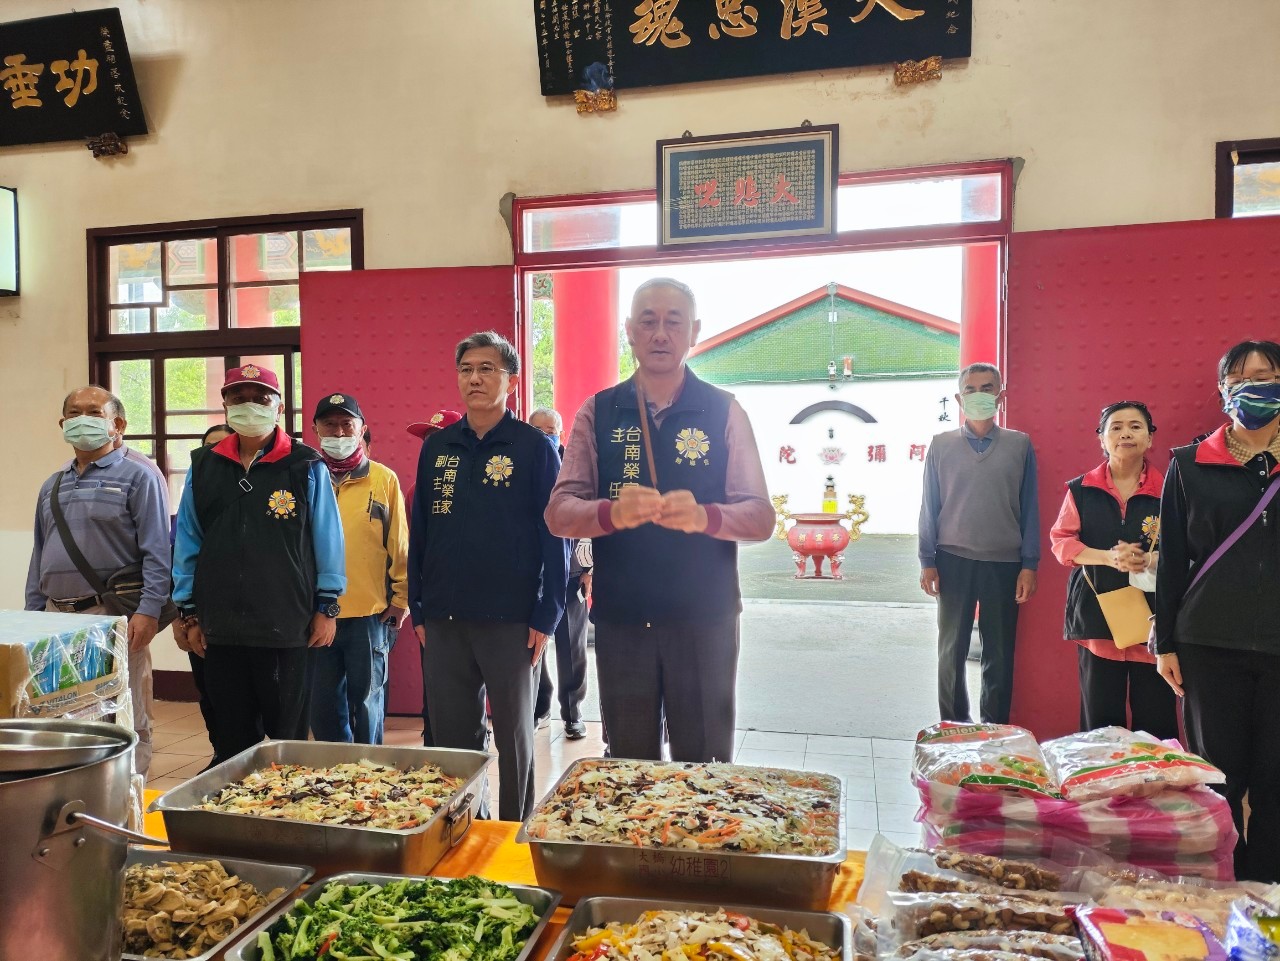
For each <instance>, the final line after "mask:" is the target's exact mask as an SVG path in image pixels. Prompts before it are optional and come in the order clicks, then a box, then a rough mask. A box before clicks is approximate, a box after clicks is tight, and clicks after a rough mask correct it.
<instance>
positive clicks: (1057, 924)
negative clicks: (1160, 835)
mask: <svg viewBox="0 0 1280 961" xmlns="http://www.w3.org/2000/svg"><path fill="white" fill-rule="evenodd" d="M1058 897H1060V898H1062V899H1063V900H1062V901H1060V902H1059V903H1057V904H1045V903H1043V902H1041V901H1028V900H1026V899H1025V898H1019V897H1016V896H1014V895H1003V894H903V893H900V892H895V893H893V894H891V895H889V900H890V901H891V902H892V904H893V916H892V918H893V921H892V924H891V926H890V929H889V930H888V931H885V929H884V927H883V925H882V926H881V945H882V947H883V945H884V943H885V940H886V937H885V936H886V935H887V939H888V941H889V942H890V943H891V944H893V945H895V946H900V945H902V944H905V943H906V942H908V941H915V940H918V939H920V938H926V937H929V936H930V935H933V934H942V933H944V932H948V931H1042V932H1044V933H1045V934H1071V933H1072V930H1073V926H1072V923H1071V919H1070V917H1068V915H1067V910H1066V908H1067V900H1066V899H1069V898H1073V899H1074V900H1075V901H1077V902H1079V901H1084V900H1087V899H1086V898H1084V897H1083V896H1080V895H1075V896H1073V895H1058Z"/></svg>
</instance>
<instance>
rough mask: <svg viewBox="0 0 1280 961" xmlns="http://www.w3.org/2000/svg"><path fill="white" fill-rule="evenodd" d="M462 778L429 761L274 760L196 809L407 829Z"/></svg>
mask: <svg viewBox="0 0 1280 961" xmlns="http://www.w3.org/2000/svg"><path fill="white" fill-rule="evenodd" d="M462 781H463V779H462V778H458V777H449V776H448V775H447V774H445V773H444V772H443V771H441V770H440V769H439V768H438V767H436V766H435V765H432V764H427V765H424V766H423V767H419V768H412V769H410V770H408V771H401V770H398V769H396V768H394V767H388V766H387V765H385V764H375V763H373V762H372V761H367V760H366V761H360V762H359V763H356V764H338V765H335V766H334V767H326V768H313V767H304V766H302V765H301V764H272V765H271V766H270V767H267V768H262V769H261V770H259V771H254V772H253V773H252V774H250V775H248V776H246V777H244V778H241V779H240V780H239V781H236V782H235V783H234V784H229V785H227V786H226V787H224V788H223V789H222V790H221V791H219V792H217V793H216V794H213V795H211V796H210V797H209V798H208V799H207V800H206V801H205V802H204V803H203V804H201V805H199V809H200V810H203V811H221V812H223V813H224V814H254V815H257V816H259V817H266V818H280V819H283V820H286V821H309V822H312V823H315V824H345V825H350V826H352V827H366V828H387V829H390V830H393V831H405V830H408V829H410V828H415V827H418V826H419V825H422V824H425V823H426V822H427V821H429V820H430V819H431V818H432V817H433V816H434V815H435V813H436V810H437V809H438V808H439V807H440V805H441V804H443V803H445V802H446V801H448V800H449V798H451V797H452V796H453V795H454V794H456V793H457V791H458V788H459V787H460V786H461V785H462Z"/></svg>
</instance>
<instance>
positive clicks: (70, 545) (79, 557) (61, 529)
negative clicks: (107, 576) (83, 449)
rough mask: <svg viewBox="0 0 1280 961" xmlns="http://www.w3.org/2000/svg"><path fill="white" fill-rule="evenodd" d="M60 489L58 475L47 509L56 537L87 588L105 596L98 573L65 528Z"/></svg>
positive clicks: (60, 476) (65, 519)
mask: <svg viewBox="0 0 1280 961" xmlns="http://www.w3.org/2000/svg"><path fill="white" fill-rule="evenodd" d="M61 488H62V475H61V474H59V475H58V479H57V480H55V481H54V482H53V495H52V496H51V497H50V498H49V509H50V510H51V511H52V512H53V523H54V526H55V527H57V528H58V537H60V538H61V539H62V546H63V547H64V548H66V551H67V556H68V557H70V558H71V563H72V564H74V565H75V566H76V570H78V571H79V572H80V576H81V577H83V578H84V579H85V580H86V581H88V582H89V586H90V587H92V588H93V590H94V593H95V594H98V595H102V594H106V593H107V585H106V584H105V583H104V582H103V580H102V578H101V577H99V576H98V572H97V571H95V570H94V569H93V568H92V567H90V566H89V562H88V561H87V560H85V556H84V555H83V554H81V553H80V548H79V547H77V546H76V542H75V541H74V540H73V539H72V537H71V529H70V528H69V527H67V518H66V515H64V514H63V513H62V505H61V504H60V503H58V491H59V490H60V489H61Z"/></svg>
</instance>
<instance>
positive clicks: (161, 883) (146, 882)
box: [122, 861, 284, 958]
mask: <svg viewBox="0 0 1280 961" xmlns="http://www.w3.org/2000/svg"><path fill="white" fill-rule="evenodd" d="M283 893H284V888H276V889H275V890H273V891H270V892H268V893H267V894H263V893H262V892H260V891H259V890H258V889H257V888H255V887H254V886H253V885H252V884H249V883H247V882H245V881H242V880H240V878H238V877H236V876H235V875H234V874H227V871H226V868H224V867H223V866H222V864H221V862H219V861H165V862H163V863H162V864H133V865H130V866H129V868H128V870H126V871H125V875H124V915H123V918H122V920H123V927H124V950H125V952H126V953H128V954H140V955H142V956H143V957H147V958H195V957H199V956H200V955H202V954H204V953H205V952H207V951H208V950H209V949H210V948H212V947H213V946H214V945H216V944H218V943H219V942H221V941H223V940H225V939H226V938H227V937H228V936H229V935H230V934H231V933H232V932H233V931H235V930H236V929H237V928H239V927H240V926H241V925H243V924H244V923H245V921H246V920H248V919H249V918H252V917H253V916H254V915H256V914H260V913H261V912H262V910H263V909H264V908H266V906H267V905H268V904H270V903H271V902H272V901H274V900H276V899H277V898H278V897H280V896H281V895H282V894H283Z"/></svg>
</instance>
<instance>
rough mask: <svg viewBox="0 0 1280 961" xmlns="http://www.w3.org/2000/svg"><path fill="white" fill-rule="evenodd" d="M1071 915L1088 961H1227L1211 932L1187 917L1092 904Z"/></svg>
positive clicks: (1076, 908)
mask: <svg viewBox="0 0 1280 961" xmlns="http://www.w3.org/2000/svg"><path fill="white" fill-rule="evenodd" d="M1071 912H1072V914H1073V915H1074V917H1075V920H1076V924H1077V926H1078V930H1079V934H1080V940H1081V942H1082V943H1083V944H1084V951H1085V957H1087V958H1088V959H1089V961H1227V952H1226V951H1225V949H1224V948H1223V947H1222V944H1221V943H1220V942H1219V941H1218V939H1217V938H1215V937H1214V936H1213V932H1212V931H1210V930H1209V929H1208V927H1206V926H1205V925H1204V923H1203V922H1201V921H1199V920H1197V919H1196V918H1194V917H1193V916H1191V915H1190V914H1186V913H1183V912H1179V911H1159V912H1150V911H1139V910H1136V909H1121V908H1104V907H1098V906H1096V905H1089V906H1082V907H1074V908H1072V909H1071Z"/></svg>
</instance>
